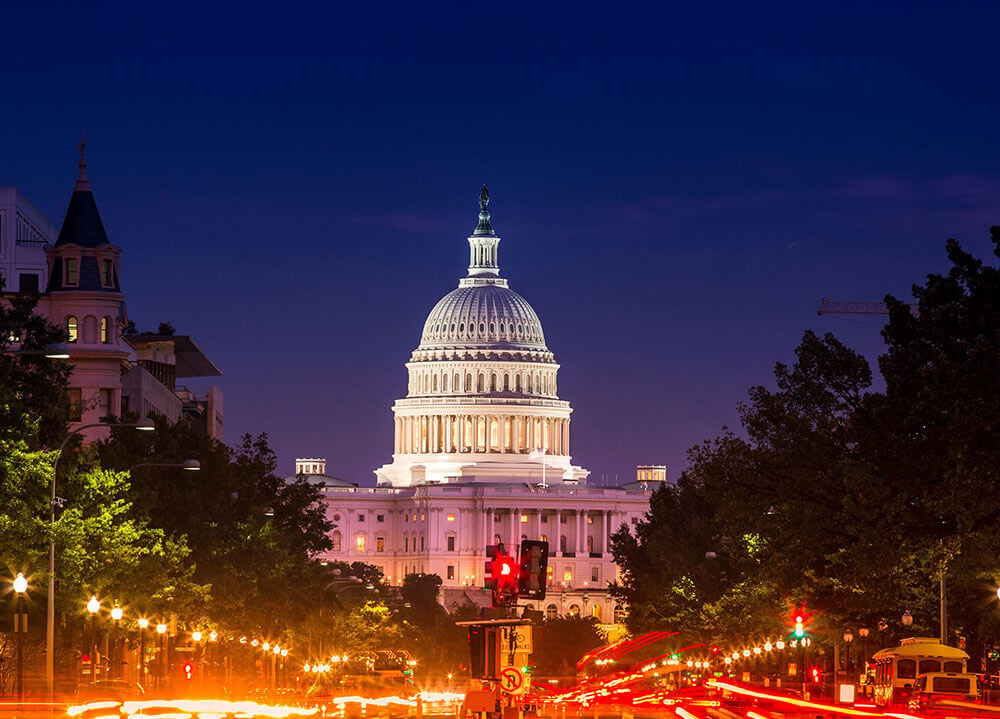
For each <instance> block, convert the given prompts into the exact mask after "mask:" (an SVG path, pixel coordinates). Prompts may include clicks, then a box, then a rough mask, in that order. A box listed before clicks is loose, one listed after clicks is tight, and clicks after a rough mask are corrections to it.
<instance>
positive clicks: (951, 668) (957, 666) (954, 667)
mask: <svg viewBox="0 0 1000 719" xmlns="http://www.w3.org/2000/svg"><path fill="white" fill-rule="evenodd" d="M941 671H943V672H954V673H956V674H961V673H962V672H964V671H965V667H963V666H962V662H945V663H944V669H942V670H941Z"/></svg>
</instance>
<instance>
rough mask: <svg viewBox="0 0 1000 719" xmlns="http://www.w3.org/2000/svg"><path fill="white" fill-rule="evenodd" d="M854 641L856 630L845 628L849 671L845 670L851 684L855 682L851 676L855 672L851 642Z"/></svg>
mask: <svg viewBox="0 0 1000 719" xmlns="http://www.w3.org/2000/svg"><path fill="white" fill-rule="evenodd" d="M853 641H854V632H852V631H851V630H850V629H847V630H845V631H844V644H845V645H847V671H846V672H845V674H846V675H847V680H848V681H849V682H850V683H851V684H853V683H854V680H853V679H852V678H851V675H852V674H853V672H852V671H851V642H853Z"/></svg>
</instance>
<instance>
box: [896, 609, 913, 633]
mask: <svg viewBox="0 0 1000 719" xmlns="http://www.w3.org/2000/svg"><path fill="white" fill-rule="evenodd" d="M899 621H901V622H902V623H903V626H904V627H906V628H907V629H909V628H910V627H912V626H913V615H912V614H910V610H909V609H907V610H906V611H905V612H903V616H902V617H900V618H899Z"/></svg>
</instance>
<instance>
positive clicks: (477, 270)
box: [469, 185, 500, 278]
mask: <svg viewBox="0 0 1000 719" xmlns="http://www.w3.org/2000/svg"><path fill="white" fill-rule="evenodd" d="M489 204H490V188H489V187H488V186H486V185H483V189H482V190H481V191H480V193H479V224H478V225H476V230H475V232H473V233H472V236H471V237H470V238H469V277H484V278H490V277H499V276H500V266H499V265H498V264H497V245H499V244H500V238H499V237H497V235H496V233H495V232H494V231H493V226H492V225H491V224H490V213H489V211H488V210H487V209H486V208H487V207H489Z"/></svg>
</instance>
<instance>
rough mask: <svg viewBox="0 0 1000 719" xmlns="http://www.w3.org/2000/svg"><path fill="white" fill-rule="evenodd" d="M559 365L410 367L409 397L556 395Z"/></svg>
mask: <svg viewBox="0 0 1000 719" xmlns="http://www.w3.org/2000/svg"><path fill="white" fill-rule="evenodd" d="M558 368H559V367H558V365H549V366H547V367H546V368H545V369H544V370H538V369H533V368H530V367H527V368H517V367H516V365H512V366H511V367H509V368H505V369H494V368H491V369H474V368H472V367H470V366H469V363H464V364H462V365H460V366H456V367H434V366H433V365H430V366H427V365H425V364H421V363H412V364H411V365H410V385H409V390H408V391H409V396H410V397H413V396H415V395H429V394H442V395H458V394H463V395H470V394H484V393H490V392H513V393H515V394H526V395H539V396H542V397H555V396H556V371H557V370H558Z"/></svg>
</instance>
